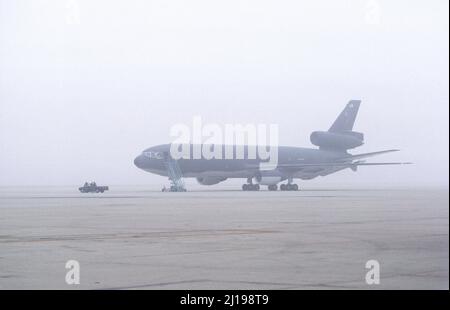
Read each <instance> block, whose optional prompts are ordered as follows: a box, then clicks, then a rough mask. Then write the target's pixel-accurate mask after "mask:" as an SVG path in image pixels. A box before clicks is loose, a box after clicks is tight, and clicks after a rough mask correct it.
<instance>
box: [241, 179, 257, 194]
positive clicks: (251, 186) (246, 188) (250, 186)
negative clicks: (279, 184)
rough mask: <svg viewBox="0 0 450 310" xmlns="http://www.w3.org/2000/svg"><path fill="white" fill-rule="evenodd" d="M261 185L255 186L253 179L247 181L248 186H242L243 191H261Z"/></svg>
mask: <svg viewBox="0 0 450 310" xmlns="http://www.w3.org/2000/svg"><path fill="white" fill-rule="evenodd" d="M259 189H260V187H259V184H253V182H252V178H248V179H247V184H243V185H242V190H243V191H259Z"/></svg>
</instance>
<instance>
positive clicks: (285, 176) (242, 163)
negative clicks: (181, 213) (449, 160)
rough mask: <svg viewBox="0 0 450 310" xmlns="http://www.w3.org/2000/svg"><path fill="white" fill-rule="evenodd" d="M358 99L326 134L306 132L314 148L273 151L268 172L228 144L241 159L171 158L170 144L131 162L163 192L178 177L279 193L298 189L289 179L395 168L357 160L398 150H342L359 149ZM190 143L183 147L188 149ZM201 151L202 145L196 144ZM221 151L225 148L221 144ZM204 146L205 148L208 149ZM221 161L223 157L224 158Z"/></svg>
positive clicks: (178, 184) (179, 183) (179, 185)
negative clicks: (161, 181) (163, 183)
mask: <svg viewBox="0 0 450 310" xmlns="http://www.w3.org/2000/svg"><path fill="white" fill-rule="evenodd" d="M360 103H361V101H359V100H351V101H350V102H349V103H348V104H347V106H346V107H345V108H344V110H343V111H342V112H341V114H340V115H339V116H338V118H337V119H336V120H335V121H334V123H333V125H331V127H330V129H328V131H315V132H313V133H312V134H311V136H310V140H311V143H312V144H314V145H315V146H317V147H318V148H300V147H290V146H279V147H277V155H278V157H277V164H276V166H275V167H273V168H272V169H270V170H266V169H261V164H262V163H263V162H265V161H267V160H266V159H261V156H258V155H257V156H256V157H255V158H253V157H251V158H250V157H249V156H248V154H250V150H249V148H250V146H248V145H245V146H236V145H231V149H232V151H233V152H237V148H239V147H240V148H242V149H243V154H244V156H243V157H242V158H239V159H237V158H233V159H226V158H225V156H223V157H222V156H221V157H220V158H212V159H211V158H204V157H203V156H201V157H200V158H178V159H175V158H174V157H173V156H172V155H171V144H164V145H158V146H154V147H151V148H148V149H146V150H145V151H143V152H142V153H141V154H140V155H139V156H138V157H136V159H135V160H134V164H135V165H136V166H137V167H138V168H140V169H142V170H144V171H147V172H150V173H154V174H158V175H161V176H166V177H168V178H169V180H170V181H171V186H170V187H169V188H167V189H166V188H165V187H164V188H163V191H185V186H184V182H183V178H196V179H197V181H198V182H199V183H200V184H202V185H214V184H218V183H220V182H222V181H225V180H226V179H228V178H245V179H247V182H246V183H245V184H244V185H242V190H244V191H257V190H259V189H260V185H265V186H267V187H268V190H271V191H275V190H277V189H278V184H279V183H280V182H283V181H287V182H286V183H283V184H281V185H280V190H282V191H293V190H298V186H297V184H294V183H293V180H294V179H302V180H310V179H313V178H316V177H318V176H326V175H329V174H332V173H335V172H337V171H340V170H343V169H347V168H350V169H352V170H353V171H356V170H357V168H358V166H376V165H400V164H408V163H401V162H384V163H368V162H365V161H364V160H363V159H365V158H367V157H371V156H375V155H380V154H384V153H389V152H395V151H398V150H385V151H378V152H372V153H364V154H357V155H352V154H350V153H348V150H350V149H353V148H356V147H358V146H361V145H363V143H364V135H363V134H362V133H360V132H356V131H353V124H354V123H355V119H356V115H357V113H358V110H359V106H360ZM196 146H198V145H195V144H189V146H188V147H189V148H190V150H193V149H194V148H195V147H196ZM200 146H201V147H203V145H200ZM221 146H222V149H223V150H224V149H225V148H226V147H230V145H227V146H226V145H221ZM209 147H210V146H209ZM224 158H225V159H224Z"/></svg>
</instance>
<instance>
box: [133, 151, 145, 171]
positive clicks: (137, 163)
mask: <svg viewBox="0 0 450 310" xmlns="http://www.w3.org/2000/svg"><path fill="white" fill-rule="evenodd" d="M134 165H135V166H136V167H138V168H140V169H144V166H145V156H144V155H142V154H141V155H139V156H138V157H136V158H135V159H134Z"/></svg>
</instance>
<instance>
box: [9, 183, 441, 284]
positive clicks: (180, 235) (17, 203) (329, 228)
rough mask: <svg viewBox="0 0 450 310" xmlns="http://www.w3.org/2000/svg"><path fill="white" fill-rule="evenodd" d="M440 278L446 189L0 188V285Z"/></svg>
mask: <svg viewBox="0 0 450 310" xmlns="http://www.w3.org/2000/svg"><path fill="white" fill-rule="evenodd" d="M68 260H77V261H78V262H79V263H80V282H81V283H80V285H67V284H66V282H65V276H66V272H67V271H68V270H67V269H66V268H65V264H66V262H67V261H68ZM368 260H377V261H378V262H379V264H380V284H379V285H368V284H367V283H366V281H365V277H366V272H368V271H369V270H368V269H366V266H365V264H366V262H367V261H368ZM448 288H449V199H448V189H434V190H433V189H429V190H305V191H299V192H280V191H278V192H268V191H261V192H241V191H234V190H223V191H220V190H214V188H208V189H206V190H197V191H191V192H187V193H162V192H159V191H148V190H145V189H140V190H136V189H132V188H113V187H112V188H111V191H110V192H108V193H105V194H80V193H77V192H76V189H72V188H1V189H0V289H448Z"/></svg>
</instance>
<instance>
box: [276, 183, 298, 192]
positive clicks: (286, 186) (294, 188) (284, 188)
mask: <svg viewBox="0 0 450 310" xmlns="http://www.w3.org/2000/svg"><path fill="white" fill-rule="evenodd" d="M280 190H282V191H298V185H297V184H289V183H288V184H281V185H280Z"/></svg>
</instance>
